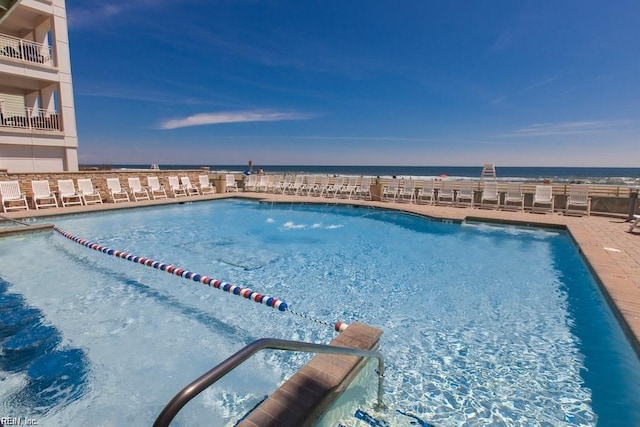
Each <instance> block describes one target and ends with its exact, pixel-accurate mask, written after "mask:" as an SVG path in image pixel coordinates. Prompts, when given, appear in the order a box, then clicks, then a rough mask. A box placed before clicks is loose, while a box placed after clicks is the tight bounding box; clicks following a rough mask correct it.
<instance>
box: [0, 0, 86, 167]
mask: <svg viewBox="0 0 640 427" xmlns="http://www.w3.org/2000/svg"><path fill="white" fill-rule="evenodd" d="M0 169H7V170H8V171H9V173H15V172H62V171H77V170H78V136H77V133H76V117H75V110H74V103H73V86H72V83H71V62H70V58H69V37H68V31H67V14H66V9H65V2H64V0H0Z"/></svg>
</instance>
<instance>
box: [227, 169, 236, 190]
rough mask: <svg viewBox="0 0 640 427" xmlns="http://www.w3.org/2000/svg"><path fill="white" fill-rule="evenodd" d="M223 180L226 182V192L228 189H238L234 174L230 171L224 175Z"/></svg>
mask: <svg viewBox="0 0 640 427" xmlns="http://www.w3.org/2000/svg"><path fill="white" fill-rule="evenodd" d="M225 182H226V184H227V190H226V191H227V193H228V192H230V191H238V184H237V183H236V176H235V175H234V174H232V173H230V174H227V175H226V176H225Z"/></svg>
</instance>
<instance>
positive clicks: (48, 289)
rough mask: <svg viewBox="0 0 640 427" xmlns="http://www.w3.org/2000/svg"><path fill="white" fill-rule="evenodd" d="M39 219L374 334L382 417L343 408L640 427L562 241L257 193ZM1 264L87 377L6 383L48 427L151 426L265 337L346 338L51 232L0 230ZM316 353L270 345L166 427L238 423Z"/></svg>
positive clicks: (439, 419) (9, 394)
mask: <svg viewBox="0 0 640 427" xmlns="http://www.w3.org/2000/svg"><path fill="white" fill-rule="evenodd" d="M48 221H52V222H54V223H56V224H57V225H59V226H60V227H62V228H64V229H65V230H67V231H69V232H70V233H72V234H74V235H77V236H81V237H83V238H86V239H88V240H92V241H95V242H99V243H101V244H104V245H105V246H108V247H110V248H113V249H119V250H126V251H129V252H131V253H134V254H137V255H141V256H145V257H148V258H151V259H154V260H159V261H163V262H168V263H172V264H174V265H178V266H181V267H184V268H188V269H189V270H191V271H194V272H198V273H201V274H206V275H209V276H210V277H214V278H218V279H222V280H225V281H228V282H230V283H233V284H238V285H241V286H246V287H249V288H252V289H254V290H256V291H258V292H261V293H265V294H269V295H272V296H275V297H278V298H281V299H284V300H285V301H286V302H287V303H288V304H289V305H290V307H291V308H292V309H294V310H296V311H299V312H301V313H304V314H307V315H309V316H311V317H313V318H317V319H321V320H323V321H327V322H335V321H337V320H342V321H345V322H347V323H349V322H352V321H354V320H358V321H363V322H366V323H369V324H372V325H374V326H378V327H380V328H382V329H383V330H384V335H383V337H382V344H381V345H382V347H381V350H382V352H383V353H384V354H385V357H386V364H387V372H386V378H385V398H386V402H387V404H388V406H389V407H390V411H389V413H387V414H376V413H375V411H374V410H373V409H372V408H371V407H367V406H362V405H361V404H360V403H359V404H358V406H354V407H353V408H351V409H352V411H353V412H352V413H356V411H362V412H365V413H367V414H371V415H373V416H375V417H376V418H380V419H382V418H384V419H387V420H389V423H390V424H391V425H409V422H410V421H411V420H412V419H411V418H409V417H406V416H403V415H402V414H400V413H398V412H395V411H396V410H398V411H402V412H404V413H405V414H411V415H413V416H415V417H417V418H419V419H420V420H423V421H425V422H429V423H432V424H434V425H438V426H444V425H461V424H466V425H487V424H496V425H500V424H503V425H532V424H537V423H539V424H548V425H595V424H596V423H598V425H637V424H639V423H640V364H639V362H638V358H637V357H636V355H635V353H634V352H633V350H632V349H631V348H630V346H629V345H628V343H627V341H626V340H625V338H624V336H623V333H622V332H621V330H620V328H619V327H618V326H617V323H616V321H615V319H614V317H613V315H612V314H611V313H610V310H609V309H608V307H607V305H606V303H605V301H604V298H603V297H602V296H601V295H600V293H599V291H598V290H597V286H596V285H595V283H594V282H593V279H592V278H591V277H590V276H589V274H588V271H587V269H586V268H585V266H584V264H583V262H582V260H581V259H580V256H579V254H578V253H577V251H576V249H575V248H574V247H573V245H572V243H571V241H570V239H569V238H568V236H566V235H564V233H561V232H555V231H547V230H541V229H535V230H534V229H521V228H514V227H496V226H488V225H480V224H477V225H466V226H461V225H457V224H444V223H441V222H434V221H428V220H425V219H423V218H418V217H415V216H410V215H405V214H399V213H394V212H387V211H381V210H373V209H367V208H349V207H337V206H311V205H306V206H300V205H269V204H258V203H255V202H249V201H216V202H202V203H193V204H184V205H174V206H163V207H154V208H141V209H135V210H130V211H127V212H124V211H120V212H111V213H103V214H93V215H83V216H74V217H65V218H56V219H53V220H48ZM0 257H1V259H2V263H1V264H0V278H2V280H3V281H4V282H5V283H6V285H5V288H6V290H5V300H10V299H11V298H13V299H20V301H19V302H17V303H15V304H14V305H13V306H11V307H16V306H18V305H19V306H20V307H21V310H34V311H33V312H31V313H32V314H33V315H34V316H35V315H36V314H38V315H39V316H41V317H39V318H38V319H40V320H39V322H40V323H41V324H42V325H43V326H46V327H49V328H53V329H54V330H55V331H54V332H51V330H50V329H48V331H49V332H51V333H50V334H49V336H54V337H57V338H59V341H58V340H56V339H53V341H52V342H53V343H54V347H52V348H54V349H55V352H54V356H56V357H58V358H63V360H69V361H72V363H68V365H73V366H74V367H76V368H77V369H74V370H72V371H70V372H67V373H66V375H67V377H68V378H69V379H68V380H65V381H62V382H60V381H58V382H56V383H52V384H49V385H44V386H42V387H40V388H37V387H36V388H34V387H33V386H31V385H30V380H29V378H31V377H30V375H34V371H35V372H36V375H37V374H38V373H42V372H43V371H46V368H47V367H50V366H51V364H47V363H44V362H42V361H41V359H40V358H36V359H35V361H34V362H32V364H33V363H36V362H38V363H36V368H33V367H31V366H32V365H26V366H23V367H21V368H11V367H9V368H8V369H3V371H1V372H0V381H1V382H0V383H1V384H3V385H6V386H3V387H0V389H1V390H2V391H0V402H2V414H1V415H4V414H6V415H7V416H11V415H12V414H17V415H16V416H26V415H29V416H31V417H32V418H37V419H40V420H41V422H40V425H60V424H68V423H71V422H72V421H73V422H77V423H80V424H82V423H84V424H89V425H94V424H101V425H122V424H123V423H126V424H130V425H149V424H151V423H152V422H153V420H154V419H155V417H156V416H157V415H158V413H159V412H160V410H161V409H162V407H163V406H164V405H165V404H166V402H167V401H168V400H169V399H170V398H171V397H172V396H173V395H174V394H175V393H176V392H177V391H178V390H180V389H181V388H182V387H183V386H184V385H186V384H187V383H189V382H190V381H192V380H193V379H195V378H196V377H198V376H199V375H200V374H202V373H203V372H205V371H206V370H208V369H209V368H211V367H212V366H214V365H215V364H217V363H218V362H220V361H221V360H223V359H225V358H226V357H228V356H229V355H230V354H232V353H233V352H235V351H237V350H239V349H240V348H241V347H243V346H244V345H246V344H248V343H249V342H251V341H253V340H255V339H258V338H262V337H275V338H284V339H296V340H304V341H312V342H322V343H326V342H329V341H330V340H331V338H332V337H333V336H334V334H335V332H333V331H332V330H331V328H329V327H326V326H324V325H322V324H318V323H315V322H310V321H307V320H305V319H303V318H301V317H298V316H295V315H293V314H291V313H290V312H280V311H277V310H273V309H271V308H268V307H266V306H264V305H261V304H255V303H253V302H250V301H247V300H244V299H241V298H238V297H237V296H233V295H229V294H228V293H224V292H221V291H219V290H216V289H212V288H211V287H207V286H203V285H200V284H197V283H194V282H193V281H190V280H184V279H180V278H178V277H175V276H171V275H168V274H166V273H164V272H160V271H157V270H154V269H152V268H148V267H145V266H141V265H136V264H133V263H130V262H125V261H123V260H120V259H116V258H113V257H109V256H107V255H105V254H102V253H99V252H96V251H91V250H89V249H87V248H85V247H83V246H80V245H77V244H76V243H74V242H72V241H70V240H68V239H65V238H64V237H62V236H60V235H58V234H57V233H50V234H41V235H28V236H20V237H13V238H7V239H2V240H0ZM34 266H36V267H37V268H34ZM11 295H13V297H11ZM16 304H18V305H16ZM6 307H9V305H6ZM13 312H14V313H15V311H13ZM34 313H35V314H34ZM50 357H53V356H50ZM64 357H67V358H68V359H64ZM308 358H309V356H307V355H302V354H294V353H283V352H275V351H274V352H265V353H263V354H259V355H258V356H257V357H255V358H253V359H251V362H250V363H248V364H245V365H243V366H242V367H241V368H239V369H237V370H236V371H234V372H233V373H232V374H230V375H229V376H228V377H226V378H225V379H223V380H222V381H221V382H220V383H218V384H216V385H215V386H214V387H212V388H211V389H209V390H207V391H206V392H205V393H203V395H202V396H201V397H198V398H197V399H195V400H194V401H193V402H192V403H190V404H189V405H188V406H187V407H186V408H185V409H184V410H183V411H182V412H181V413H180V414H179V415H178V417H177V418H176V424H175V425H193V424H195V423H196V422H198V423H205V424H207V425H215V422H213V423H212V421H211V420H212V419H214V420H215V419H216V418H220V419H221V421H220V423H219V424H218V425H233V424H234V423H235V422H236V421H237V420H238V419H239V418H240V417H242V416H243V415H244V414H245V413H246V412H247V411H248V410H250V409H251V408H252V407H254V406H255V405H256V404H257V403H258V402H260V401H261V400H262V399H263V398H264V396H265V395H266V394H268V393H270V392H272V391H273V390H274V389H275V387H276V386H277V385H278V384H279V383H280V382H282V381H283V380H284V379H286V378H288V377H289V376H291V375H292V374H293V372H295V371H296V370H297V369H298V368H299V367H300V366H301V365H302V364H303V363H304V362H305V361H307V360H308ZM3 366H6V365H3ZM30 369H31V371H30ZM40 376H41V377H42V376H43V375H40ZM44 376H45V377H46V375H44ZM39 378H40V377H39ZM370 388H371V390H372V392H373V393H375V383H374V382H371V385H370ZM373 403H374V399H370V400H369V404H373ZM345 423H346V422H345ZM402 423H404V424H402ZM346 424H347V425H363V426H366V425H370V424H367V422H366V421H365V420H363V419H362V418H360V419H357V418H355V417H354V418H351V419H349V420H348V423H346Z"/></svg>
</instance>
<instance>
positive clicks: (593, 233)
mask: <svg viewBox="0 0 640 427" xmlns="http://www.w3.org/2000/svg"><path fill="white" fill-rule="evenodd" d="M229 197H242V198H247V199H254V200H260V201H265V202H268V203H316V204H324V205H328V204H330V205H337V204H348V205H357V206H363V207H375V208H382V209H391V210H398V211H404V212H411V213H414V214H418V215H423V216H426V217H429V218H433V219H436V220H452V221H455V222H464V221H477V222H493V223H496V222H497V223H502V224H513V225H518V226H530V227H552V228H558V229H563V230H565V229H566V230H567V231H568V232H569V235H570V236H571V237H572V239H573V240H574V242H575V244H576V245H577V247H578V248H579V250H580V252H581V254H582V255H583V257H584V259H585V261H586V262H587V265H588V266H589V268H590V269H591V271H592V273H593V274H594V276H595V277H596V279H597V281H598V284H599V285H600V287H601V288H602V290H603V291H604V292H603V293H604V295H605V296H606V297H607V300H608V301H609V302H610V304H611V306H612V308H613V311H614V313H615V315H616V316H617V317H618V320H619V321H620V324H621V325H622V327H623V329H624V331H625V333H626V335H627V337H628V339H629V342H630V343H631V344H632V346H633V348H634V349H635V351H636V353H637V354H638V355H640V229H636V230H635V231H634V232H629V231H628V230H629V226H630V223H629V222H627V221H626V220H625V218H622V217H618V218H616V217H604V216H593V215H592V216H590V217H586V216H583V217H578V216H565V215H562V214H559V213H553V214H538V213H531V212H520V211H515V212H514V211H501V210H491V209H478V208H469V207H464V208H461V207H450V206H432V205H416V204H415V203H406V202H405V203H399V202H383V201H364V200H352V199H334V198H323V197H306V196H292V195H281V194H276V195H274V194H266V193H250V192H244V193H242V192H240V193H226V194H215V195H209V196H192V197H188V198H184V197H182V198H179V199H162V200H157V201H153V200H152V201H142V202H128V203H118V204H114V203H105V204H102V205H92V206H82V207H80V206H74V207H67V208H50V209H42V210H38V211H35V210H30V211H28V212H25V211H21V212H12V213H8V214H4V216H5V217H9V218H14V219H21V218H29V217H33V218H35V217H48V216H57V215H66V214H76V213H85V212H99V211H105V210H113V209H123V208H140V207H144V206H155V205H163V204H175V203H185V202H196V201H204V200H213V199H222V198H229ZM37 224H38V225H39V226H40V227H41V228H42V227H44V229H47V227H46V226H45V225H44V224H42V223H41V221H38V223H37ZM34 231H36V230H34ZM13 232H15V230H14V231H13ZM11 233H12V231H11V229H3V228H0V237H2V236H3V235H6V234H11ZM294 406H295V405H294ZM291 409H293V410H294V411H295V410H296V407H292V408H291ZM298 409H299V408H298ZM267 424H268V423H267ZM267 424H265V425H267ZM247 425H251V424H247ZM273 425H276V424H273Z"/></svg>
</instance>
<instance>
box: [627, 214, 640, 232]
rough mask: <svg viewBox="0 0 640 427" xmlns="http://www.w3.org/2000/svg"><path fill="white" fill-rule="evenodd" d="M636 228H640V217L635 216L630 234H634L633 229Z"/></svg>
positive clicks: (630, 227)
mask: <svg viewBox="0 0 640 427" xmlns="http://www.w3.org/2000/svg"><path fill="white" fill-rule="evenodd" d="M636 227H638V228H640V215H634V216H633V222H632V223H631V225H630V226H629V233H632V232H633V229H634V228H636Z"/></svg>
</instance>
